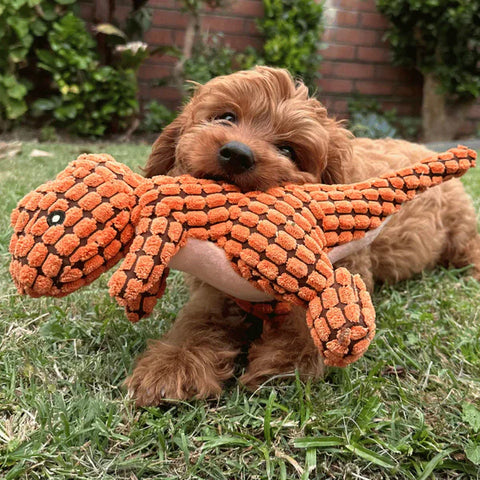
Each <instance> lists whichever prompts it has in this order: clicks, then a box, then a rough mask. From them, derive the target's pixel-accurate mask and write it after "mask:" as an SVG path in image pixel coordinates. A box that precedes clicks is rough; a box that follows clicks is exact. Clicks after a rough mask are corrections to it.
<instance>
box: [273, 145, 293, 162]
mask: <svg viewBox="0 0 480 480" xmlns="http://www.w3.org/2000/svg"><path fill="white" fill-rule="evenodd" d="M277 148H278V150H279V151H280V153H281V154H282V155H284V156H285V157H288V158H289V159H290V160H291V161H292V162H296V161H297V155H296V153H295V150H294V149H293V148H292V147H291V146H290V145H279V146H278V147H277Z"/></svg>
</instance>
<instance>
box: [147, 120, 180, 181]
mask: <svg viewBox="0 0 480 480" xmlns="http://www.w3.org/2000/svg"><path fill="white" fill-rule="evenodd" d="M184 124H185V116H184V113H181V114H180V115H179V116H178V117H177V118H176V119H175V120H174V121H173V122H172V123H171V124H170V125H168V126H166V127H165V128H164V129H163V131H162V133H161V134H160V136H159V137H158V138H157V139H156V140H155V143H154V144H153V146H152V152H151V153H150V156H149V157H148V160H147V164H146V165H145V168H143V172H144V174H145V176H146V177H148V178H150V177H153V176H155V175H165V174H166V173H167V172H168V171H169V170H170V169H171V168H172V167H173V164H174V162H175V149H176V147H177V141H178V138H179V137H180V135H181V133H182V129H183V126H184Z"/></svg>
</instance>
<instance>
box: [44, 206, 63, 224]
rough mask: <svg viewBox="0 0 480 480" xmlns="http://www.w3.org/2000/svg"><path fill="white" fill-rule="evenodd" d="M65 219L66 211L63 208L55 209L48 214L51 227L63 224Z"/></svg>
mask: <svg viewBox="0 0 480 480" xmlns="http://www.w3.org/2000/svg"><path fill="white" fill-rule="evenodd" d="M64 220H65V212H64V211H63V210H54V211H53V212H51V213H49V214H48V216H47V223H48V225H50V227H53V226H55V225H61V224H62V223H63V221H64Z"/></svg>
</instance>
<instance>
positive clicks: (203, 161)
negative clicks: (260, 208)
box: [145, 67, 351, 191]
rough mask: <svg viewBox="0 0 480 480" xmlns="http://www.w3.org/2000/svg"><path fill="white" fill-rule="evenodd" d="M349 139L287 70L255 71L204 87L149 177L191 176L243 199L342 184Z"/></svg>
mask: <svg viewBox="0 0 480 480" xmlns="http://www.w3.org/2000/svg"><path fill="white" fill-rule="evenodd" d="M350 137H351V135H350V133H349V132H348V131H347V130H345V129H343V128H342V127H341V125H340V124H339V123H338V122H336V121H335V120H333V119H331V118H328V117H327V111H326V109H325V107H324V106H323V105H322V104H321V103H320V102H319V101H318V100H316V99H314V98H309V96H308V89H307V87H306V86H305V85H303V84H302V83H295V82H294V81H293V79H292V77H291V76H290V74H289V73H288V72H287V71H286V70H283V69H275V68H269V67H256V68H255V69H253V70H248V71H240V72H237V73H234V74H232V75H227V76H221V77H217V78H214V79H212V80H210V81H209V82H208V83H206V84H205V85H203V86H199V87H198V88H197V90H196V92H195V94H194V95H193V97H192V99H191V100H190V102H189V103H188V104H187V105H186V106H185V107H184V109H183V111H182V113H181V114H180V115H179V116H178V117H177V119H176V120H175V121H174V122H173V123H172V124H170V125H169V126H168V127H166V128H165V129H164V131H163V132H162V134H161V135H160V136H159V138H158V139H157V140H156V142H155V143H154V145H153V148H152V153H151V155H150V157H149V159H148V163H147V166H146V169H145V173H146V175H147V176H153V175H160V174H165V173H167V172H169V173H170V174H174V175H176V174H182V173H189V174H191V175H193V176H195V177H201V178H213V179H216V180H224V181H227V182H229V183H233V184H235V185H237V186H239V187H240V188H241V189H242V190H244V191H248V190H265V189H267V188H269V187H272V186H276V185H281V184H283V183H286V182H294V183H304V182H316V181H323V182H325V183H333V182H335V183H338V182H341V181H342V175H341V163H342V160H343V159H345V158H346V157H349V156H350V155H351V149H350Z"/></svg>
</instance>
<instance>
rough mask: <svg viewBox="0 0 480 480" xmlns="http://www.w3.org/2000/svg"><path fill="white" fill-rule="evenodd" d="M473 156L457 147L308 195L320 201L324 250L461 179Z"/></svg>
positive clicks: (359, 236)
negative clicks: (417, 198)
mask: <svg viewBox="0 0 480 480" xmlns="http://www.w3.org/2000/svg"><path fill="white" fill-rule="evenodd" d="M476 156H477V155H476V152H475V151H474V150H471V149H468V148H467V147H462V146H459V147H457V148H452V149H450V150H448V151H447V152H445V153H439V154H437V155H435V156H433V157H430V158H427V159H426V160H424V161H423V162H420V163H416V164H414V165H412V166H410V167H406V168H403V169H401V170H398V171H396V172H393V173H387V174H384V175H382V176H381V177H379V178H376V179H371V180H367V181H365V182H361V183H356V184H351V185H336V186H332V187H328V188H325V189H324V190H323V191H320V192H313V191H312V192H310V193H311V195H312V197H313V198H315V199H317V198H318V200H323V201H321V202H320V206H321V208H322V210H323V213H324V217H323V218H322V220H321V222H322V225H321V226H322V229H323V231H324V233H325V236H326V243H327V247H334V246H337V245H341V244H343V243H347V242H349V241H352V240H356V239H360V238H362V237H363V236H364V234H365V233H366V232H367V231H368V230H372V229H375V228H377V227H378V226H380V224H381V223H382V222H383V220H385V218H386V217H388V216H389V215H391V214H393V213H395V212H397V211H398V210H399V209H400V207H401V205H402V204H403V203H405V202H407V201H409V200H412V199H413V198H414V197H415V196H416V195H417V194H418V193H421V192H423V191H424V190H426V189H427V188H429V187H432V186H435V185H439V184H441V183H443V182H445V181H446V180H449V179H451V178H453V177H460V176H462V175H463V174H464V173H465V172H466V171H467V170H468V169H469V168H471V167H474V166H475V160H476Z"/></svg>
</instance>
